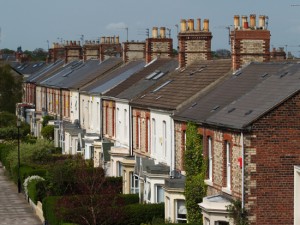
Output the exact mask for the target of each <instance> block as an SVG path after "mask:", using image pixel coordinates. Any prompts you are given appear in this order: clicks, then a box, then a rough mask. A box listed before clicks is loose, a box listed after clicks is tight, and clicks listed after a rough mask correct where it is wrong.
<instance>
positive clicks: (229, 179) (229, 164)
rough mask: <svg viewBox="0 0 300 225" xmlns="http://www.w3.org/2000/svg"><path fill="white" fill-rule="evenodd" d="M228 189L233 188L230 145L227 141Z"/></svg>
mask: <svg viewBox="0 0 300 225" xmlns="http://www.w3.org/2000/svg"><path fill="white" fill-rule="evenodd" d="M226 188H227V189H228V190H230V188H231V157H230V143H229V142H228V141H226Z"/></svg>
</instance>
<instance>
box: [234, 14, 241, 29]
mask: <svg viewBox="0 0 300 225" xmlns="http://www.w3.org/2000/svg"><path fill="white" fill-rule="evenodd" d="M239 27H240V16H239V15H235V16H234V29H236V30H237V29H239Z"/></svg>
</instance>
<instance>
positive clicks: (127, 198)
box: [120, 194, 139, 205]
mask: <svg viewBox="0 0 300 225" xmlns="http://www.w3.org/2000/svg"><path fill="white" fill-rule="evenodd" d="M120 197H121V199H122V201H123V202H124V205H131V204H137V203H139V195H138V194H126V195H123V194H122V195H120Z"/></svg>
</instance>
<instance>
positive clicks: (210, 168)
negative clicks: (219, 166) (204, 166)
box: [208, 137, 213, 181]
mask: <svg viewBox="0 0 300 225" xmlns="http://www.w3.org/2000/svg"><path fill="white" fill-rule="evenodd" d="M212 163H213V161H212V138H211V137H208V179H209V180H210V181H212V176H213V171H212V170H213V166H212Z"/></svg>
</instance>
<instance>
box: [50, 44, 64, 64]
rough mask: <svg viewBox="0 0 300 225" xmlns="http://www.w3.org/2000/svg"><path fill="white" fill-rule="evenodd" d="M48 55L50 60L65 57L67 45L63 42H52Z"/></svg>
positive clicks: (53, 60)
mask: <svg viewBox="0 0 300 225" xmlns="http://www.w3.org/2000/svg"><path fill="white" fill-rule="evenodd" d="M48 55H49V58H48V62H55V61H56V60H58V59H65V55H66V51H65V46H64V45H63V44H59V43H56V42H54V43H53V44H52V48H49V52H48Z"/></svg>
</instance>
